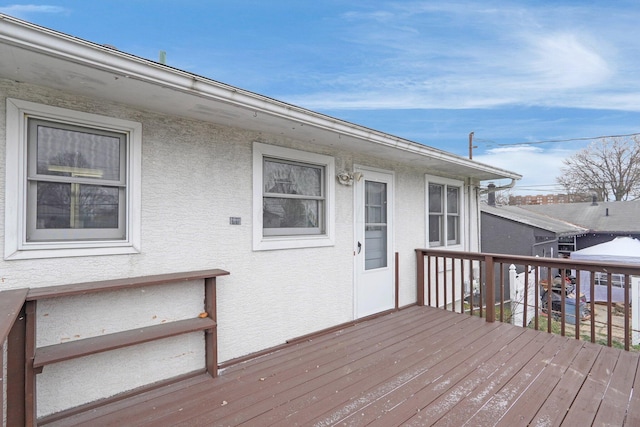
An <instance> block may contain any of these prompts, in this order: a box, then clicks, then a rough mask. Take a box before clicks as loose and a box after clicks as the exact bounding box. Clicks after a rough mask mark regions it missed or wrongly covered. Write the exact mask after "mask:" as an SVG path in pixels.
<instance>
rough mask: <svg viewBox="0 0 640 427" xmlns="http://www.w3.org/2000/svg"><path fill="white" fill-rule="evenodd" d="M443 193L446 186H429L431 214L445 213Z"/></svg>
mask: <svg viewBox="0 0 640 427" xmlns="http://www.w3.org/2000/svg"><path fill="white" fill-rule="evenodd" d="M443 191H444V186H443V185H439V184H429V212H430V213H442V212H443V203H442V199H443Z"/></svg>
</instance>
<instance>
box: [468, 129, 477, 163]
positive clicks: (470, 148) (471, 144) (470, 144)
mask: <svg viewBox="0 0 640 427" xmlns="http://www.w3.org/2000/svg"><path fill="white" fill-rule="evenodd" d="M474 148H476V147H474V146H473V132H471V133H469V159H470V160H471V159H473V149H474Z"/></svg>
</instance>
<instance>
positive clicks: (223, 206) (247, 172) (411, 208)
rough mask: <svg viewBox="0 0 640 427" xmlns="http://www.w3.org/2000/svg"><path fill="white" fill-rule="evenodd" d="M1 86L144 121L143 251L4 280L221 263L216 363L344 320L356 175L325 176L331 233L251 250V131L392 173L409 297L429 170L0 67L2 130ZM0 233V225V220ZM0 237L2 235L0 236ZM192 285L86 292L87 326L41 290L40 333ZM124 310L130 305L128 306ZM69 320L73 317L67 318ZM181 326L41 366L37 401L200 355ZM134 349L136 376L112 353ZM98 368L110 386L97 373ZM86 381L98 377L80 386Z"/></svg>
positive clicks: (255, 137) (69, 332)
mask: <svg viewBox="0 0 640 427" xmlns="http://www.w3.org/2000/svg"><path fill="white" fill-rule="evenodd" d="M7 96H8V97H12V98H18V99H25V100H28V101H33V102H41V103H47V104H51V105H55V106H59V107H64V108H69V109H75V110H79V111H85V112H90V113H96V114H103V115H107V116H112V117H117V118H122V119H127V120H133V121H137V122H140V123H142V127H143V131H142V132H143V143H142V221H141V232H142V233H141V234H142V236H141V253H140V254H133V255H114V256H94V257H75V258H51V259H33V260H22V261H21V260H17V261H0V263H1V267H2V268H1V269H0V286H1V287H2V288H3V289H10V288H20V287H25V286H29V287H40V286H51V285H62V284H68V283H76V282H87V281H93V280H107V279H115V278H122V277H135V276H145V275H151V274H161V273H171V272H180V271H189V270H200V269H209V268H221V269H225V270H228V271H229V272H230V273H231V275H230V276H224V277H220V278H219V279H218V280H217V283H218V284H217V302H218V306H217V310H218V350H219V360H220V361H221V362H222V361H225V360H229V359H233V358H236V357H240V356H244V355H246V354H250V353H252V352H255V351H259V350H262V349H265V348H268V347H271V346H275V345H278V344H282V343H283V342H285V341H286V340H287V339H290V338H294V337H297V336H300V335H304V334H308V333H311V332H314V331H318V330H321V329H324V328H327V327H330V326H333V325H336V324H339V323H343V322H347V321H350V320H352V319H353V317H354V312H353V293H354V290H353V266H354V264H353V251H354V242H353V225H352V222H353V187H350V186H343V185H339V184H337V185H336V189H335V190H336V194H335V202H336V203H335V206H336V210H335V216H336V224H335V226H336V233H335V245H334V246H329V247H321V248H305V249H286V250H273V251H260V252H254V251H253V250H252V223H251V221H252V194H253V190H252V144H253V142H254V141H258V142H262V143H266V144H276V145H282V146H285V147H290V148H295V149H298V150H306V151H311V152H314V150H320V151H318V153H319V154H323V155H329V156H333V157H335V159H336V171H341V170H352V168H353V164H354V163H357V164H362V165H366V166H371V167H378V168H383V169H386V170H393V171H394V172H395V174H396V175H395V176H396V182H395V186H396V188H395V194H396V197H395V200H396V205H395V207H394V209H395V211H394V214H395V229H394V233H395V237H394V244H395V248H393V249H394V251H397V252H399V255H400V262H399V265H400V293H399V299H400V305H401V306H403V305H407V304H411V303H413V302H415V300H416V289H415V287H416V285H415V253H414V249H415V248H418V247H424V246H425V242H424V236H425V230H424V227H425V217H424V182H425V181H424V174H425V173H427V172H428V171H424V170H418V169H414V168H410V167H407V166H399V165H397V164H394V163H391V162H388V161H385V160H380V159H375V158H364V157H362V156H358V157H357V158H354V156H353V155H352V154H350V153H348V152H344V151H340V150H339V149H336V150H329V149H328V148H326V147H324V148H320V147H317V146H309V145H305V144H302V143H299V142H296V141H292V140H286V139H284V140H283V139H282V138H279V137H277V136H273V135H264V134H259V133H255V132H248V131H243V130H239V129H234V128H228V127H222V126H215V125H211V124H207V123H201V122H196V121H189V120H184V119H181V118H178V117H168V116H164V115H159V114H155V113H152V112H146V111H139V110H135V109H132V108H129V107H126V106H121V105H114V104H110V103H105V102H102V101H100V100H89V99H85V98H77V97H74V96H71V95H68V94H63V93H59V92H49V91H47V90H45V89H42V88H38V87H33V86H27V85H23V84H16V83H15V82H9V81H6V80H0V138H3V137H4V127H5V119H6V114H5V111H4V108H5V97H7ZM0 144H1V145H0V157H1V159H0V164H4V161H5V160H4V156H5V146H4V140H3V139H0ZM331 179H335V177H331ZM4 180H5V175H4V174H0V184H1V185H0V199H1V200H4V189H5V182H4ZM0 210H1V211H2V212H0V219H1V220H2V221H4V204H1V205H0ZM230 217H240V218H241V224H240V225H230V223H229V218H230ZM0 232H2V233H3V232H4V224H3V225H2V227H0ZM1 242H4V238H0V244H1ZM145 292H146V291H145ZM201 292H202V290H201V286H200V284H192V285H187V286H185V285H179V286H167V287H164V286H163V287H159V288H158V289H157V290H154V291H153V292H150V294H149V295H147V296H143V295H141V293H142V291H140V290H132V291H127V292H126V293H122V294H114V295H110V296H104V297H97V298H98V300H99V301H101V303H102V304H103V305H104V306H103V307H101V308H100V309H98V313H96V314H98V316H102V315H104V316H105V320H104V322H102V323H101V324H100V326H98V327H95V329H90V328H89V326H86V325H83V324H82V323H83V318H84V316H89V315H91V313H87V312H84V311H83V309H82V305H83V303H82V301H84V300H83V299H75V300H74V299H69V300H67V301H66V302H64V303H62V304H58V303H59V302H56V303H55V304H49V303H47V302H43V303H42V304H40V307H39V310H38V316H39V318H38V328H39V329H38V343H39V345H45V344H48V343H55V342H60V341H61V340H63V339H74V338H78V337H76V335H79V336H80V337H84V336H89V335H94V334H100V333H103V332H102V331H103V330H105V331H111V330H117V329H118V328H121V327H122V326H123V325H124V324H127V325H128V326H130V327H136V325H138V323H136V322H143V323H144V322H147V321H158V319H160V318H162V319H164V318H167V319H169V318H171V319H174V318H175V319H177V318H187V317H192V316H193V313H195V312H196V311H198V310H199V309H198V307H199V306H201V304H202V293H201ZM92 298H93V297H92ZM100 298H102V300H100ZM167 301H169V302H173V301H177V303H176V304H175V306H174V307H173V308H172V309H170V310H168V309H166V307H165V308H160V307H163V304H165V303H166V302H167ZM132 311H134V312H137V313H136V314H137V316H131V314H132V313H131V312H132ZM154 315H155V316H157V317H156V319H153V316H154ZM182 316H184V317H182ZM113 319H119V320H118V321H114V320H113ZM140 319H142V320H140ZM74 321H75V322H78V323H80V325H74V326H71V324H72V323H74ZM98 323H100V322H98ZM192 335H193V334H190V335H189V336H187V337H186V338H181V339H186V340H187V341H186V342H182V341H180V340H174V341H173V343H171V342H169V341H168V340H167V342H165V341H163V342H155V343H147V344H145V345H144V346H137V347H134V348H130V349H122V350H119V352H121V353H119V354H118V355H109V354H103V355H96V356H91V357H87V358H83V359H80V360H78V361H68V362H64V363H59V364H56V365H52V366H47V367H45V369H44V372H43V373H42V374H40V375H38V408H39V413H40V414H46V413H50V412H53V411H57V410H60V409H64V408H65V407H69V406H73V405H76V404H79V402H80V400H79V398H78V396H75V397H74V396H72V395H82V400H84V399H85V397H86V398H87V399H88V398H91V399H93V398H98V397H107V396H109V395H112V394H115V393H117V392H120V391H122V390H116V388H117V387H112V386H111V385H109V384H112V383H113V384H116V383H117V384H118V385H119V386H121V384H127V387H129V388H131V387H134V386H137V384H140V385H141V384H143V383H144V384H146V383H148V382H151V381H157V380H158V379H160V378H161V377H162V375H161V374H162V372H161V371H163V372H171V369H169V370H167V369H166V368H161V366H162V364H164V363H174V359H173V358H176V360H178V361H179V360H183V361H185V362H184V363H183V364H182V365H180V366H181V367H180V369H178V368H177V367H176V370H173V373H176V374H177V373H178V372H177V371H178V370H183V371H184V370H193V369H199V368H202V367H203V366H204V349H203V348H202V349H200V347H202V345H201V339H202V338H201V336H202V334H196V335H197V336H196V335H193V336H192ZM185 349H187V350H185ZM201 351H202V352H201ZM185 353H186V354H185ZM141 356H144V357H145V358H147V357H149V358H150V361H148V362H146V363H143V365H144V370H143V371H141V374H140V375H141V377H140V378H139V379H140V382H139V383H138V382H137V381H138V377H136V376H135V375H134V377H133V378H134V380H133V381H130V380H129V379H127V378H128V377H130V376H131V375H133V374H132V373H131V372H129V371H128V370H127V369H121V368H120V365H122V364H123V365H127V364H133V365H132V369H133V370H134V371H135V370H136V369H137V368H138V366H137V365H135V364H137V363H138V362H137V360H138V359H139V358H140V357H141ZM134 360H135V361H134ZM176 363H177V362H176ZM96 366H97V367H98V369H96V368H95V367H96ZM109 366H116V367H118V368H117V369H113V368H110V367H109ZM96 371H107V372H109V375H113V377H109V378H104V379H102V378H96V377H95V376H94V373H95V372H96ZM81 378H90V379H91V381H86V382H85V380H82V379H81ZM69 379H71V381H72V383H73V384H85V385H82V386H81V387H82V388H81V389H76V391H75V392H69V393H67V392H62V391H61V392H60V393H59V395H58V392H57V391H56V387H58V386H60V384H61V383H67V382H68V381H70V380H69ZM103 381H104V383H105V384H107V385H105V386H103V385H102V382H103ZM92 387H97V388H98V389H99V390H93V389H91V390H90V388H92ZM84 388H87V390H85V389H84ZM56 395H58V396H56Z"/></svg>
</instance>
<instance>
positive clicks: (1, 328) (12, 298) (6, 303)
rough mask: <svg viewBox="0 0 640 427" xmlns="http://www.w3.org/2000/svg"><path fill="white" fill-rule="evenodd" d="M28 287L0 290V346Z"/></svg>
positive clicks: (9, 329) (16, 314)
mask: <svg viewBox="0 0 640 427" xmlns="http://www.w3.org/2000/svg"><path fill="white" fill-rule="evenodd" d="M27 292H29V289H12V290H8V291H2V292H0V316H1V317H0V346H2V345H3V343H4V340H5V339H7V337H8V336H9V332H10V331H11V328H12V327H13V323H14V322H15V321H16V319H17V317H18V314H19V313H20V310H22V305H23V304H24V302H25V299H26V297H27Z"/></svg>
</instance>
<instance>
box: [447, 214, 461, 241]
mask: <svg viewBox="0 0 640 427" xmlns="http://www.w3.org/2000/svg"><path fill="white" fill-rule="evenodd" d="M459 218H460V217H458V216H447V243H450V244H457V243H460V240H459V238H458V224H459Z"/></svg>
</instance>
